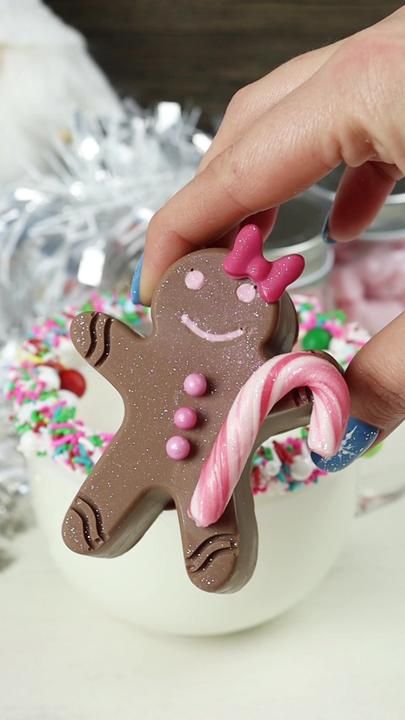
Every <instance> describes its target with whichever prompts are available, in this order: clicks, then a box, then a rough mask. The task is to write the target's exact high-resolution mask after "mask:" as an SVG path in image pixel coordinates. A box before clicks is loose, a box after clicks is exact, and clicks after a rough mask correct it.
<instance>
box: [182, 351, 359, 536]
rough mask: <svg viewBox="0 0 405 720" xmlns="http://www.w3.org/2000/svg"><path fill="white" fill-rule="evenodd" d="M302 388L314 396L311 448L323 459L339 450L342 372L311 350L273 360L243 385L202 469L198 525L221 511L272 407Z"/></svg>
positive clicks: (196, 498)
mask: <svg viewBox="0 0 405 720" xmlns="http://www.w3.org/2000/svg"><path fill="white" fill-rule="evenodd" d="M303 387H308V388H309V389H310V390H311V392H312V395H313V408H312V413H311V421H310V427H309V436H308V445H309V447H310V448H311V450H314V451H315V452H317V453H319V455H322V456H323V457H331V456H332V455H334V454H335V453H336V452H337V450H338V449H339V447H340V444H341V441H342V439H343V435H344V432H345V429H346V426H347V422H348V419H349V409H350V396H349V391H348V389H347V386H346V383H345V381H344V379H343V377H342V376H341V374H340V373H339V371H338V370H337V369H336V368H335V367H334V366H333V365H332V364H331V363H330V362H328V361H327V360H324V359H323V358H320V357H318V356H316V355H312V354H310V353H304V352H297V353H288V354H286V355H278V356H277V357H274V358H271V359H270V360H268V361H267V362H265V363H264V364H263V365H261V366H260V367H259V368H258V369H257V370H256V371H255V372H254V373H253V375H251V377H250V378H249V380H248V381H247V382H246V383H245V385H243V387H242V388H241V389H240V391H239V393H238V395H237V396H236V398H235V401H234V403H233V405H232V407H231V409H230V411H229V414H228V416H227V418H226V420H225V422H224V423H223V425H222V427H221V429H220V431H219V434H218V437H217V439H216V441H215V443H214V445H213V448H212V450H211V453H210V455H209V457H208V458H207V460H206V461H205V463H204V465H203V467H202V470H201V474H200V477H199V480H198V483H197V486H196V489H195V491H194V494H193V497H192V499H191V504H190V515H191V517H192V518H193V519H194V521H195V523H196V524H197V525H198V526H199V527H207V526H208V525H211V524H212V523H214V522H216V521H217V520H218V519H219V518H220V517H221V515H222V514H223V512H224V510H225V508H226V506H227V504H228V502H229V500H230V498H231V496H232V493H233V491H234V489H235V486H236V485H237V483H238V481H239V478H240V476H241V474H242V471H243V469H244V467H245V465H246V462H247V460H248V458H249V455H250V454H251V452H252V450H253V449H254V447H255V442H256V438H257V435H258V432H259V429H260V426H261V425H262V423H263V421H264V420H265V418H266V417H267V415H268V414H269V412H270V410H271V409H272V408H273V407H274V405H275V404H276V403H277V402H278V401H279V400H281V398H283V397H284V396H285V395H287V394H288V393H289V392H290V391H291V390H294V389H295V388H303Z"/></svg>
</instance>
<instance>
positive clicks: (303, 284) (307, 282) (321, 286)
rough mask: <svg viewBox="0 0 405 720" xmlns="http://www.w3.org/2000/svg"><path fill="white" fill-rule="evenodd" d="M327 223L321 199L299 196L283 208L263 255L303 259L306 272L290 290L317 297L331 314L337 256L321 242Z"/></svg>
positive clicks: (305, 194) (310, 195) (331, 247)
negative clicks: (296, 256)
mask: <svg viewBox="0 0 405 720" xmlns="http://www.w3.org/2000/svg"><path fill="white" fill-rule="evenodd" d="M324 220H325V209H324V205H323V203H322V202H320V201H319V199H317V198H316V197H315V196H314V195H312V194H311V193H304V194H302V195H298V196H297V197H295V198H293V199H292V200H290V201H289V202H287V203H285V204H284V205H282V206H281V207H280V210H279V213H278V218H277V222H276V225H275V227H274V229H273V231H272V233H271V235H270V236H269V237H268V238H267V240H266V242H265V244H264V255H265V257H267V258H268V259H269V260H273V259H275V258H277V257H280V255H289V254H292V253H299V254H300V255H303V257H304V259H305V270H304V272H303V274H302V275H301V277H299V278H298V280H297V281H296V282H295V283H293V284H292V285H290V286H289V290H290V291H292V292H299V293H304V294H306V295H315V296H317V297H318V298H319V300H320V301H321V305H322V307H323V308H324V309H325V310H331V309H332V308H333V307H334V298H333V292H332V286H331V283H330V275H331V271H332V268H333V264H334V254H335V252H334V247H333V246H331V245H326V244H325V243H324V241H323V239H322V235H321V230H322V226H323V223H324Z"/></svg>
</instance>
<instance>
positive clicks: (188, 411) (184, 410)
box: [174, 407, 197, 430]
mask: <svg viewBox="0 0 405 720" xmlns="http://www.w3.org/2000/svg"><path fill="white" fill-rule="evenodd" d="M174 424H175V425H176V427H178V428H181V429H182V430H192V428H194V427H195V426H196V425H197V413H196V411H195V410H193V408H189V407H181V408H179V409H178V410H176V412H175V413H174Z"/></svg>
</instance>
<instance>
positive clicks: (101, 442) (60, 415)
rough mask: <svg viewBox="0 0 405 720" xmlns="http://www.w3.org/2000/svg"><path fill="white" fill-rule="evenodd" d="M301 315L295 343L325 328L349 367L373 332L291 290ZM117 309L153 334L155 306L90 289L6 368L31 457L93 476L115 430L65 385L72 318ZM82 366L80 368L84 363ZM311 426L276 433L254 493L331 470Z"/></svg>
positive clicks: (259, 465) (256, 469)
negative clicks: (101, 426)
mask: <svg viewBox="0 0 405 720" xmlns="http://www.w3.org/2000/svg"><path fill="white" fill-rule="evenodd" d="M293 300H294V304H295V307H296V310H297V313H298V320H299V339H298V343H297V346H296V349H302V348H303V340H304V338H305V336H306V335H307V334H308V332H309V331H313V330H317V329H322V330H326V331H327V332H328V333H329V334H330V342H329V347H328V352H329V353H330V354H331V355H333V356H334V357H335V358H336V359H337V360H338V362H339V363H340V364H341V365H342V366H343V367H346V366H347V365H348V363H349V362H350V360H351V359H352V357H353V356H354V355H355V354H356V352H358V350H359V349H360V347H362V345H364V344H365V342H367V340H368V334H367V333H366V331H365V330H363V329H362V328H361V327H360V326H358V325H357V324H356V323H348V324H347V323H346V318H345V315H344V313H342V312H340V311H333V312H329V313H327V312H323V311H322V307H321V305H320V303H319V300H318V299H317V298H316V297H312V296H311V297H309V296H305V295H296V296H293ZM92 310H94V311H97V312H104V313H108V314H112V315H114V316H115V317H118V318H120V319H121V320H123V322H126V323H127V324H128V325H130V326H131V327H133V328H134V329H135V330H137V331H138V332H140V333H141V334H148V332H149V330H150V326H151V322H150V311H149V309H147V308H144V307H142V306H140V305H137V306H134V305H133V304H132V302H131V300H130V298H128V297H126V296H118V295H110V294H106V295H99V294H98V293H93V294H92V295H91V296H90V298H89V300H88V302H87V303H86V304H85V305H84V306H83V307H81V308H68V309H67V310H66V311H65V312H63V313H60V314H58V315H56V316H55V317H54V318H51V319H48V320H46V321H45V322H44V323H42V324H38V325H36V326H35V327H34V328H33V331H32V333H31V334H30V336H29V337H28V338H27V340H26V341H25V342H24V343H23V345H22V347H21V348H20V349H19V350H18V351H17V353H16V357H15V359H14V362H13V364H12V366H10V367H9V370H8V377H9V383H8V387H7V398H8V399H9V401H10V402H11V404H12V419H13V421H14V424H15V427H16V430H17V433H18V435H19V438H20V441H19V449H20V450H21V452H23V453H24V454H25V455H27V456H32V455H37V456H39V457H46V456H48V457H51V458H52V459H53V460H55V461H56V462H58V463H62V464H63V465H65V466H66V467H68V468H69V469H71V470H74V471H79V472H81V473H84V474H88V473H89V472H90V471H91V469H92V468H93V466H94V465H95V463H96V462H97V461H98V459H99V458H100V456H101V455H102V453H103V452H104V451H105V449H106V448H107V447H108V445H109V444H110V442H111V440H112V438H113V435H112V434H111V433H95V432H94V431H92V429H91V428H89V427H88V426H86V425H85V424H84V423H83V422H82V421H81V419H80V417H79V414H78V401H79V398H78V394H74V393H73V392H71V391H70V389H75V387H76V384H71V385H70V386H69V387H70V389H64V388H63V387H61V385H62V384H63V383H61V375H62V377H63V373H64V372H66V371H67V370H74V371H75V372H76V373H77V372H78V368H77V367H76V366H75V368H72V367H71V365H70V362H71V361H72V353H73V350H72V344H71V341H70V337H69V327H70V323H71V320H72V319H73V317H75V315H76V314H77V312H79V311H82V312H83V311H92ZM79 369H80V368H79ZM307 434H308V433H307V429H306V428H301V429H300V430H297V431H295V432H294V433H289V434H288V436H285V437H282V438H271V439H269V440H268V441H267V442H266V443H264V444H263V445H262V446H261V447H260V448H259V449H258V450H257V452H256V453H255V455H254V459H253V466H252V490H253V493H254V494H255V495H259V494H263V493H271V494H274V495H278V494H284V493H286V492H294V491H296V490H298V489H300V488H304V487H307V486H308V485H312V484H314V483H317V482H318V480H319V478H320V477H322V476H324V475H326V474H327V473H325V472H324V471H322V470H319V469H318V468H317V467H316V466H315V465H314V464H313V462H312V460H311V457H310V454H309V452H308V448H307V444H306V437H307Z"/></svg>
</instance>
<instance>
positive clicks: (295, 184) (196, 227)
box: [141, 73, 371, 302]
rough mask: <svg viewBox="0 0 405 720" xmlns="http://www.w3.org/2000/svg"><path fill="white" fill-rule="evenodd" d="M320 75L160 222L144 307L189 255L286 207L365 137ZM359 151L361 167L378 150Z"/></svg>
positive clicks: (153, 233)
mask: <svg viewBox="0 0 405 720" xmlns="http://www.w3.org/2000/svg"><path fill="white" fill-rule="evenodd" d="M318 76H319V74H318V73H317V74H316V75H314V76H313V77H312V78H311V79H310V80H309V81H307V82H305V83H304V84H303V85H301V86H300V87H299V88H298V89H297V90H295V91H293V92H292V93H290V94H289V95H288V96H286V97H285V98H284V99H283V100H282V101H280V102H279V103H278V104H277V105H276V106H274V107H273V108H272V109H271V110H270V111H268V112H267V113H265V115H264V116H262V117H261V118H260V119H259V120H258V121H256V122H255V123H254V124H253V125H252V126H251V128H250V129H249V131H248V132H247V133H246V134H245V135H244V136H243V137H242V138H241V139H240V140H238V141H237V142H236V143H235V144H233V145H231V146H230V147H228V148H226V149H225V150H224V151H223V152H222V153H220V154H219V155H217V156H216V157H215V158H214V159H213V160H212V162H211V163H210V164H209V165H208V167H207V168H206V169H205V170H204V171H203V172H201V173H200V174H199V175H197V176H196V177H195V178H194V179H193V180H192V181H191V182H190V183H189V184H188V185H186V187H185V188H183V189H182V190H180V191H179V192H178V193H177V194H176V195H175V196H174V197H173V198H172V199H171V200H170V201H169V202H168V203H167V205H166V206H165V207H164V208H163V209H162V210H160V211H159V212H158V213H157V214H156V215H155V216H154V218H153V219H152V222H151V224H150V227H149V232H148V236H147V242H146V247H145V257H144V264H143V271H142V280H141V297H142V299H143V300H144V301H146V302H148V301H149V300H150V297H151V294H152V291H153V288H154V286H155V284H156V282H157V281H158V279H159V277H160V276H161V275H162V273H163V272H165V270H166V269H167V268H168V267H169V266H170V265H171V264H172V263H173V262H174V261H175V260H177V259H178V258H180V257H181V256H182V255H184V254H186V253H187V252H190V251H191V250H193V249H195V248H197V247H204V246H206V245H209V244H212V243H213V242H215V241H217V240H218V238H220V237H221V236H223V235H224V234H225V233H227V232H229V230H231V229H232V228H234V227H235V226H237V225H238V223H240V222H241V221H243V220H244V219H245V218H247V217H249V216H250V215H253V214H255V213H258V212H262V211H264V210H266V209H269V208H272V207H275V206H277V205H279V204H280V203H282V202H285V201H286V200H288V199H290V198H291V197H292V196H294V195H295V194H297V193H299V192H302V191H303V190H304V189H306V188H307V187H309V186H310V185H312V184H313V183H314V182H316V181H317V180H319V179H320V178H321V177H323V176H324V175H326V174H327V173H328V172H330V171H331V170H332V169H333V168H334V167H336V166H337V165H338V164H339V163H340V162H341V159H342V155H341V146H340V142H339V137H343V136H344V135H345V136H346V138H347V136H348V134H349V133H353V143H354V144H355V142H356V137H357V136H360V133H357V135H356V123H355V121H354V118H353V117H351V118H350V122H347V123H346V125H347V127H349V128H350V130H347V128H345V132H343V131H341V130H342V128H341V126H342V123H343V122H344V120H342V112H341V109H340V112H338V107H336V103H337V102H338V100H339V103H340V102H341V98H339V99H338V100H336V99H335V94H334V93H332V92H330V89H329V83H328V82H327V81H325V79H324V78H320V77H318ZM349 112H350V111H349ZM345 119H346V118H345ZM352 128H353V130H352ZM350 140H351V138H349V142H350ZM356 150H357V154H358V155H359V157H358V160H359V161H361V162H364V160H365V159H367V153H369V152H371V148H370V146H366V145H365V146H364V148H363V147H361V148H356ZM362 153H363V155H362Z"/></svg>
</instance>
